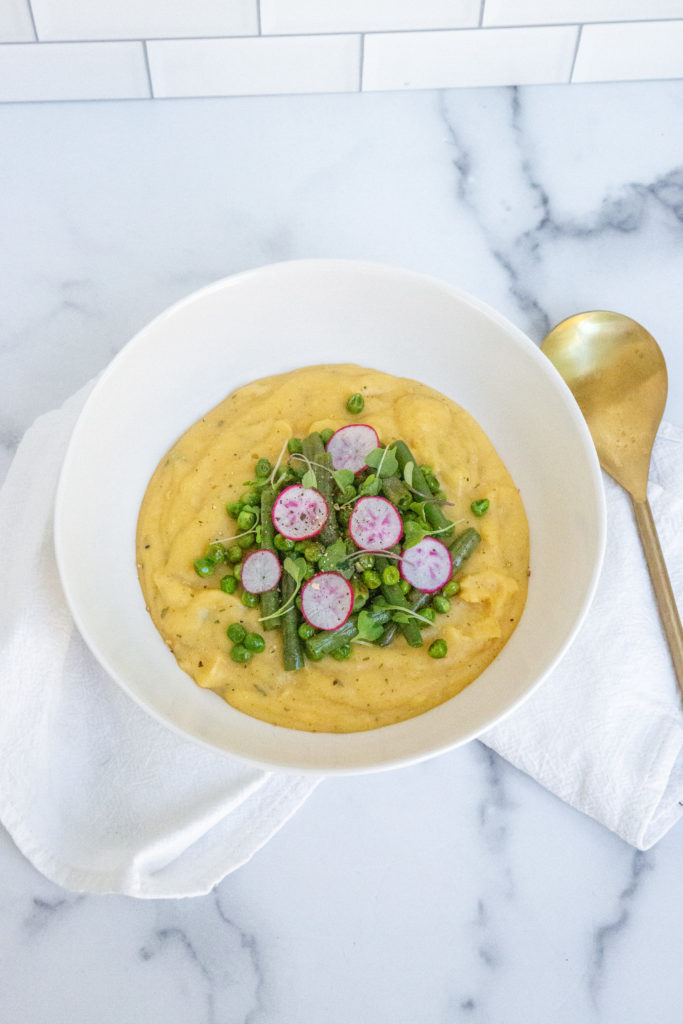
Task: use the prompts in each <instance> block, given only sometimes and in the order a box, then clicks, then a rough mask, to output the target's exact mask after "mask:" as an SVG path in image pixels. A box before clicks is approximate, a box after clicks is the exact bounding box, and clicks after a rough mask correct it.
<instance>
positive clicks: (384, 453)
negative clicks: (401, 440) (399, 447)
mask: <svg viewBox="0 0 683 1024" xmlns="http://www.w3.org/2000/svg"><path fill="white" fill-rule="evenodd" d="M365 461H366V463H367V464H368V466H371V467H372V468H373V469H376V470H377V476H378V477H383V476H395V475H396V473H397V472H398V461H397V459H396V456H395V455H394V449H393V448H373V450H372V451H371V452H370V453H369V455H367V456H366V458H365Z"/></svg>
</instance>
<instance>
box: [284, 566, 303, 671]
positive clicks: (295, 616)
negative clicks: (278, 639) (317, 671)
mask: <svg viewBox="0 0 683 1024" xmlns="http://www.w3.org/2000/svg"><path fill="white" fill-rule="evenodd" d="M281 589H282V601H283V604H284V603H286V602H287V601H289V599H290V598H291V597H292V595H293V594H294V592H295V589H296V583H295V582H294V579H293V577H292V576H290V575H289V573H288V572H286V573H283V576H282V586H281ZM279 618H280V619H281V621H282V663H283V665H284V668H285V671H286V672H292V671H295V670H296V669H298V668H303V666H304V652H303V648H302V646H301V640H300V638H299V613H298V612H297V610H296V608H295V606H294V604H291V605H290V606H289V608H288V609H287V611H286V612H284V613H283V614H282V615H280V616H279Z"/></svg>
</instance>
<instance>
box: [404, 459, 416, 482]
mask: <svg viewBox="0 0 683 1024" xmlns="http://www.w3.org/2000/svg"><path fill="white" fill-rule="evenodd" d="M414 469H415V463H414V462H406V464H405V466H404V467H403V479H404V480H405V482H406V483H407V484H408V487H412V486H413V470H414Z"/></svg>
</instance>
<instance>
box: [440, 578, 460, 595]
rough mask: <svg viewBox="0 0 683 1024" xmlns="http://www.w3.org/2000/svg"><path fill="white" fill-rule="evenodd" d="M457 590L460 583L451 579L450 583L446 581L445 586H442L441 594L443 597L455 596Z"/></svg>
mask: <svg viewBox="0 0 683 1024" xmlns="http://www.w3.org/2000/svg"><path fill="white" fill-rule="evenodd" d="M459 590H460V584H459V583H458V581H457V580H451V581H450V583H447V584H446V586H445V587H444V588H443V596H444V597H455V595H456V594H457V593H458V591H459Z"/></svg>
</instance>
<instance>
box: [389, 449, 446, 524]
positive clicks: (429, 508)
mask: <svg viewBox="0 0 683 1024" xmlns="http://www.w3.org/2000/svg"><path fill="white" fill-rule="evenodd" d="M394 454H395V456H396V458H397V460H398V465H399V468H400V470H401V472H403V471H404V469H405V468H406V466H407V465H408V463H409V462H412V463H413V488H414V489H415V490H416V491H417V492H418V493H419V495H420V497H422V498H429V496H430V494H431V491H430V488H429V485H428V483H427V481H426V480H425V476H424V473H423V472H422V470H421V469H420V467H419V466H418V465H417V463H416V462H415V459H414V458H413V456H412V453H411V451H410V448H409V447H408V445H407V444H406V443H405V441H396V442H395V444H394ZM424 514H425V518H426V520H427V522H428V523H429V525H430V526H431V527H432V529H433V530H443V533H441V534H439V537H440V538H441V539H443V537H448V536H450V534H451V531H452V530H453V529H454V527H453V523H452V522H451V521H450V519H448V518H447V517H446V516H445V515H444V514H443V512H442V511H441V506H440V505H438V504H437V503H436V502H434V501H427V502H426V503H425V506H424ZM446 527H449V529H446Z"/></svg>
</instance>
